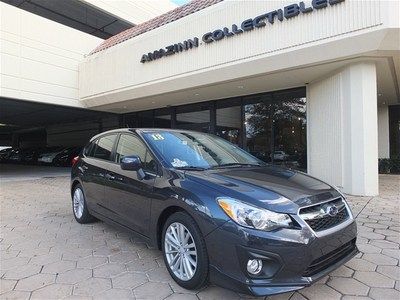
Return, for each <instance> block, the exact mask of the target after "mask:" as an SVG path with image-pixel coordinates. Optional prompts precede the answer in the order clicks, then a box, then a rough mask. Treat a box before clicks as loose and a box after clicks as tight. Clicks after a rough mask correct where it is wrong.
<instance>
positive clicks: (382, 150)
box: [378, 105, 390, 158]
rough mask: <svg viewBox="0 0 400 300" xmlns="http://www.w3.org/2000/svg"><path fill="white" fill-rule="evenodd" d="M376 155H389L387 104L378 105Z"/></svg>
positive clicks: (384, 156) (387, 156) (381, 156)
mask: <svg viewBox="0 0 400 300" xmlns="http://www.w3.org/2000/svg"><path fill="white" fill-rule="evenodd" d="M378 156H379V158H389V157H390V144H389V106H387V105H379V106H378Z"/></svg>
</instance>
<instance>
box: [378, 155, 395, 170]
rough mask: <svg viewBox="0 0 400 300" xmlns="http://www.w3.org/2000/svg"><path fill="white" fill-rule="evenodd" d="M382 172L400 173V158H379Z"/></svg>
mask: <svg viewBox="0 0 400 300" xmlns="http://www.w3.org/2000/svg"><path fill="white" fill-rule="evenodd" d="M379 173H380V174H400V158H396V157H394V158H381V159H379Z"/></svg>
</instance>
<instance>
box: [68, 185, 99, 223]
mask: <svg viewBox="0 0 400 300" xmlns="http://www.w3.org/2000/svg"><path fill="white" fill-rule="evenodd" d="M72 212H73V214H74V217H75V220H76V221H77V222H78V223H81V224H86V223H91V222H93V221H95V218H94V217H93V216H92V215H91V214H90V213H89V210H88V208H87V204H86V198H85V194H84V192H83V188H82V186H81V185H80V184H79V183H78V184H77V185H75V187H74V190H73V192H72Z"/></svg>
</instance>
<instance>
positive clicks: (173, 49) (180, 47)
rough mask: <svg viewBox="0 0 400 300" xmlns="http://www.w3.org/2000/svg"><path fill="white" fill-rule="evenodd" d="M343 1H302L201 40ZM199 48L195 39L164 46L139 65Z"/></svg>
mask: <svg viewBox="0 0 400 300" xmlns="http://www.w3.org/2000/svg"><path fill="white" fill-rule="evenodd" d="M344 1H345V0H312V1H311V5H306V4H305V3H304V2H303V1H302V2H300V3H298V4H297V3H295V4H291V5H288V6H285V7H284V8H283V9H277V10H273V11H270V12H268V13H265V14H262V15H259V16H257V17H255V18H253V19H251V18H250V19H246V20H244V21H243V22H242V23H241V24H240V26H238V25H237V24H232V26H230V28H228V27H224V28H222V29H216V30H214V31H210V32H207V33H205V34H203V37H202V38H201V40H202V41H203V42H204V43H205V44H210V43H213V42H217V41H220V40H222V39H224V38H230V37H232V36H235V35H239V34H242V33H244V32H247V31H251V30H253V29H255V28H262V27H265V26H266V25H267V24H268V23H269V24H271V25H273V24H274V23H275V21H276V20H278V21H280V22H283V21H284V20H285V19H286V20H288V19H290V18H294V17H296V16H298V15H299V14H308V13H310V12H312V11H314V10H318V9H322V8H326V7H327V6H328V4H329V5H331V6H332V5H335V4H338V3H340V2H344ZM198 46H199V39H198V38H197V37H195V38H193V39H188V40H186V41H184V42H182V43H177V44H173V45H170V46H166V47H165V48H162V49H159V50H155V51H153V52H150V53H147V54H143V55H142V58H141V59H140V62H141V63H145V62H149V61H153V60H156V59H159V58H161V57H164V56H169V55H172V54H176V53H179V52H183V51H187V50H189V49H193V48H197V47H198Z"/></svg>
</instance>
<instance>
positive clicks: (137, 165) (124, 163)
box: [121, 155, 142, 171]
mask: <svg viewBox="0 0 400 300" xmlns="http://www.w3.org/2000/svg"><path fill="white" fill-rule="evenodd" d="M141 168H142V162H141V161H140V157H139V156H137V155H129V156H124V157H123V158H122V159H121V169H122V170H127V171H139V170H140V169H141Z"/></svg>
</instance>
